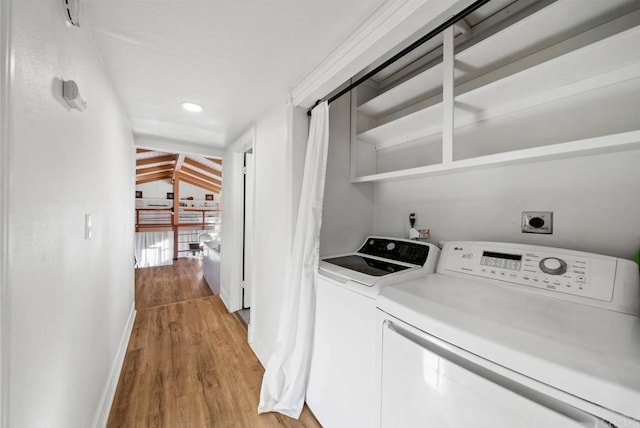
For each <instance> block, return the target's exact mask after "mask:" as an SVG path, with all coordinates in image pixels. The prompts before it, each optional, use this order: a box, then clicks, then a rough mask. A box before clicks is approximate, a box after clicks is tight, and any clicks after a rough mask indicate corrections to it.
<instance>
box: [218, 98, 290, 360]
mask: <svg viewBox="0 0 640 428" xmlns="http://www.w3.org/2000/svg"><path fill="white" fill-rule="evenodd" d="M287 133H288V130H287V106H286V105H284V104H283V105H282V106H279V107H276V108H274V109H272V110H271V111H270V112H269V113H268V114H267V115H266V116H265V117H263V118H262V119H261V120H260V121H259V122H258V123H257V126H256V142H255V148H254V154H255V158H254V159H255V179H256V185H255V227H254V251H255V252H254V254H255V255H256V257H255V258H254V261H255V263H254V267H253V268H254V271H253V272H254V278H255V284H254V287H255V289H254V294H253V301H252V307H251V324H252V332H253V335H252V336H253V337H252V343H251V346H252V348H253V350H254V352H255V353H256V355H257V356H258V358H259V359H260V361H261V362H262V364H263V365H265V364H266V363H267V361H269V358H270V357H271V355H272V353H273V352H274V350H275V343H276V338H277V334H278V324H279V321H280V309H281V307H282V300H283V297H284V296H283V294H282V289H283V284H284V281H285V272H286V268H287V264H288V263H289V260H290V255H291V232H292V226H291V222H292V215H291V200H290V199H291V198H290V192H291V188H290V186H289V182H288V179H289V177H290V175H289V174H290V172H289V171H288V168H289V167H288V163H289V159H290V158H289V147H288V144H289V141H288V138H287ZM223 245H224V243H223Z"/></svg>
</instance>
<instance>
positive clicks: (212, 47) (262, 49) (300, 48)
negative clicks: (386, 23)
mask: <svg viewBox="0 0 640 428" xmlns="http://www.w3.org/2000/svg"><path fill="white" fill-rule="evenodd" d="M382 2H383V0H295V1H293V0H209V1H205V0H200V1H193V0H174V1H162V0H110V1H104V0H85V1H84V2H83V7H82V13H81V15H80V20H81V25H83V26H84V27H85V28H89V29H90V31H91V32H92V34H93V37H94V39H95V41H96V44H97V46H98V49H99V51H100V53H101V55H102V57H103V59H104V62H105V65H106V67H107V70H108V72H109V75H110V78H111V80H112V81H113V84H114V87H115V90H116V92H117V93H118V95H119V97H120V98H121V100H122V103H123V106H124V109H125V111H126V113H127V115H128V116H129V119H130V120H131V123H132V126H133V130H134V132H135V133H136V134H138V135H151V136H158V137H163V138H169V139H173V140H179V141H184V142H190V143H196V144H202V145H205V146H208V147H216V148H224V147H226V146H227V145H228V144H229V143H231V142H233V141H234V139H235V138H237V137H238V136H239V135H240V134H241V133H242V132H244V131H245V130H246V129H248V128H249V127H250V126H251V125H252V124H253V123H254V122H256V121H257V120H258V119H259V118H260V117H261V116H262V115H264V114H265V113H266V111H267V110H268V109H269V108H270V107H272V106H274V105H283V104H285V102H286V101H287V98H288V94H289V92H290V91H291V89H293V87H294V86H295V85H296V84H297V83H299V82H300V81H301V80H302V79H303V78H304V77H305V76H306V75H307V74H308V73H309V72H310V71H311V70H312V69H313V68H314V66H316V65H317V64H318V63H320V61H322V60H323V59H324V58H325V57H326V56H327V55H329V53H331V51H332V50H333V49H335V48H336V47H338V46H339V44H340V43H341V42H342V41H343V40H344V39H346V38H347V36H348V35H349V34H350V33H351V32H352V31H354V30H355V29H356V28H357V27H358V25H359V24H360V23H362V22H364V21H365V19H366V18H367V17H368V15H370V14H371V13H372V12H373V11H374V10H375V9H376V7H377V6H378V5H379V4H381V3H382ZM183 101H193V102H196V103H199V104H201V105H203V106H204V111H203V112H202V113H198V114H194V113H188V112H186V111H184V110H182V109H181V107H180V103H181V102H183Z"/></svg>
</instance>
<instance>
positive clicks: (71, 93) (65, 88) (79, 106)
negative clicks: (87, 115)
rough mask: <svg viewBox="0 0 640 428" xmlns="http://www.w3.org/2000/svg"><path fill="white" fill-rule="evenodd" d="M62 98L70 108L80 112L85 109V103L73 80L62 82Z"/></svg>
mask: <svg viewBox="0 0 640 428" xmlns="http://www.w3.org/2000/svg"><path fill="white" fill-rule="evenodd" d="M62 97H63V98H64V100H65V101H66V102H67V104H69V106H70V107H71V108H74V109H76V110H80V111H83V110H84V109H86V108H87V101H86V100H85V99H84V98H83V97H82V95H81V94H80V89H78V84H77V83H76V82H74V81H73V80H63V81H62Z"/></svg>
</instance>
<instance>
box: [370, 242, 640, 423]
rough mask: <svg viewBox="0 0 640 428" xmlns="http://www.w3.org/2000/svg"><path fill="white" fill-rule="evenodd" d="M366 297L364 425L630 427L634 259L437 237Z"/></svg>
mask: <svg viewBox="0 0 640 428" xmlns="http://www.w3.org/2000/svg"><path fill="white" fill-rule="evenodd" d="M378 307H379V311H378V345H377V347H378V352H377V358H376V362H377V365H376V371H377V373H378V381H379V382H380V385H381V388H380V389H378V394H379V396H378V397H377V399H376V401H378V403H379V406H380V413H379V415H380V420H379V421H375V423H374V425H372V426H380V427H401V426H407V427H409V426H437V427H442V428H445V427H450V428H462V427H470V426H473V427H491V428H500V427H509V428H511V427H545V428H548V427H562V428H565V427H594V428H595V427H611V426H615V427H618V428H623V427H624V428H628V427H640V422H639V421H640V316H639V315H640V281H639V277H638V265H637V264H636V263H634V262H631V261H629V260H622V259H616V258H613V257H607V256H601V255H595V254H589V253H583V252H576V251H569V250H560V249H555V248H548V247H535V246H528V245H518V244H503V243H488V242H449V243H446V244H445V245H444V247H443V249H442V254H441V257H440V261H439V263H438V269H437V273H436V274H433V275H429V276H426V277H424V278H422V279H419V280H414V281H408V282H406V283H403V284H398V285H396V286H394V287H391V288H387V289H383V290H382V292H381V294H380V296H379V298H378Z"/></svg>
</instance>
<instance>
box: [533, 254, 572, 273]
mask: <svg viewBox="0 0 640 428" xmlns="http://www.w3.org/2000/svg"><path fill="white" fill-rule="evenodd" d="M540 270H541V271H542V272H544V273H548V274H549V275H562V274H563V273H565V272H566V271H567V262H565V261H564V260H562V259H559V258H557V257H547V258H544V259H542V260H540Z"/></svg>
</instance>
